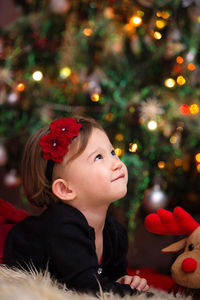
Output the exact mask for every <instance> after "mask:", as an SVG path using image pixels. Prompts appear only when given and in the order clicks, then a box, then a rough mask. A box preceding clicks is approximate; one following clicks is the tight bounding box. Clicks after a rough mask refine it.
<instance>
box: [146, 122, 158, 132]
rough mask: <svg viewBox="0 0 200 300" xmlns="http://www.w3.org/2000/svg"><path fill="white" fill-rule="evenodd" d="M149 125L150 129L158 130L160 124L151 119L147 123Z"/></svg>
mask: <svg viewBox="0 0 200 300" xmlns="http://www.w3.org/2000/svg"><path fill="white" fill-rule="evenodd" d="M147 127H148V129H149V130H152V131H153V130H156V129H157V127H158V124H157V122H156V121H154V120H151V121H149V122H148V123H147Z"/></svg>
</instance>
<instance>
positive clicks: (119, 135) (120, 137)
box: [115, 133, 124, 142]
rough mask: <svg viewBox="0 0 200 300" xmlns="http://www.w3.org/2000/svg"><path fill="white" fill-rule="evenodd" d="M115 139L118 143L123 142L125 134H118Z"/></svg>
mask: <svg viewBox="0 0 200 300" xmlns="http://www.w3.org/2000/svg"><path fill="white" fill-rule="evenodd" d="M115 139H116V140H117V141H120V142H121V141H123V140H124V136H123V134H121V133H117V134H116V136H115Z"/></svg>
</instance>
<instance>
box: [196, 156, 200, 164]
mask: <svg viewBox="0 0 200 300" xmlns="http://www.w3.org/2000/svg"><path fill="white" fill-rule="evenodd" d="M195 160H196V162H197V163H198V164H199V163H200V153H197V154H196V155H195Z"/></svg>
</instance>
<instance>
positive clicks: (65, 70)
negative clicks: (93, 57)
mask: <svg viewBox="0 0 200 300" xmlns="http://www.w3.org/2000/svg"><path fill="white" fill-rule="evenodd" d="M71 73H72V71H71V69H70V68H68V67H64V68H62V69H60V73H59V76H60V78H62V79H65V78H67V77H69V76H70V75H71Z"/></svg>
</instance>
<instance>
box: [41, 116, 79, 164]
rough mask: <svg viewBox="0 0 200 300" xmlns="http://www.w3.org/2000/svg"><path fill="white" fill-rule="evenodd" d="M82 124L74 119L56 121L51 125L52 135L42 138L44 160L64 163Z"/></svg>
mask: <svg viewBox="0 0 200 300" xmlns="http://www.w3.org/2000/svg"><path fill="white" fill-rule="evenodd" d="M81 126H82V125H81V124H80V123H77V121H76V120H75V119H73V118H63V119H60V120H55V121H53V122H51V124H50V133H48V134H47V135H45V136H43V137H41V138H40V146H41V147H42V155H43V157H44V159H51V160H52V161H54V162H62V161H63V157H64V155H65V154H66V153H67V152H68V146H69V145H70V144H71V142H72V139H73V138H74V137H76V136H78V133H79V130H80V128H81Z"/></svg>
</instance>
